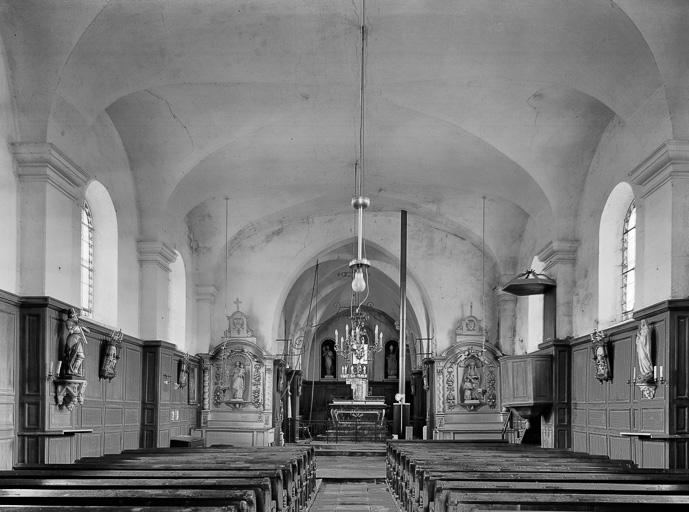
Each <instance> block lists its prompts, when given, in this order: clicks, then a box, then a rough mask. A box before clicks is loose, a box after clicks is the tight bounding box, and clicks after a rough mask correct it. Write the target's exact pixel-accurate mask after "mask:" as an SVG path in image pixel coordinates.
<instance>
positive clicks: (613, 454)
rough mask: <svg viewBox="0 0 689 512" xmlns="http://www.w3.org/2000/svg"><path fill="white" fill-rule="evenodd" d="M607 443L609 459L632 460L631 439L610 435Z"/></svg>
mask: <svg viewBox="0 0 689 512" xmlns="http://www.w3.org/2000/svg"><path fill="white" fill-rule="evenodd" d="M608 442H609V446H610V449H609V452H610V458H612V459H622V460H632V438H630V437H622V436H615V435H611V436H609V438H608Z"/></svg>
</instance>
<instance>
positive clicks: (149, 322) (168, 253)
mask: <svg viewBox="0 0 689 512" xmlns="http://www.w3.org/2000/svg"><path fill="white" fill-rule="evenodd" d="M137 249H138V253H139V267H140V271H141V280H140V282H141V292H140V293H141V306H140V307H141V315H140V330H141V337H142V338H143V339H149V340H151V339H159V340H166V339H168V331H169V318H168V315H169V309H170V307H169V301H170V264H171V263H172V262H173V261H175V257H176V254H175V253H174V251H173V250H172V249H171V248H170V247H168V246H167V245H166V244H164V243H162V242H159V241H155V240H140V241H139V242H138V244H137Z"/></svg>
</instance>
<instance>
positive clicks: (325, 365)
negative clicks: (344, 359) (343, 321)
mask: <svg viewBox="0 0 689 512" xmlns="http://www.w3.org/2000/svg"><path fill="white" fill-rule="evenodd" d="M336 372H337V353H336V352H335V341H333V340H325V341H324V342H323V343H321V379H335V378H336Z"/></svg>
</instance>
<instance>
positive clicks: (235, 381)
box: [231, 361, 246, 400]
mask: <svg viewBox="0 0 689 512" xmlns="http://www.w3.org/2000/svg"><path fill="white" fill-rule="evenodd" d="M245 375H246V370H245V369H244V365H243V364H242V363H241V361H237V362H235V363H234V368H232V385H231V389H232V400H244V387H245V382H244V379H245Z"/></svg>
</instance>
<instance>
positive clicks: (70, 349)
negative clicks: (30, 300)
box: [53, 308, 89, 411]
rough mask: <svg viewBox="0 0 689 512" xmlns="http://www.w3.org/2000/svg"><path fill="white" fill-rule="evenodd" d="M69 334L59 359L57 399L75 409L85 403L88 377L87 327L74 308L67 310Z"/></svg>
mask: <svg viewBox="0 0 689 512" xmlns="http://www.w3.org/2000/svg"><path fill="white" fill-rule="evenodd" d="M65 327H66V330H67V335H66V338H65V342H64V345H63V350H62V354H61V358H60V360H59V361H58V370H57V377H56V378H54V379H53V381H54V383H55V401H56V402H57V405H58V407H60V408H63V407H66V408H67V409H68V410H70V411H71V410H72V409H74V406H75V405H76V404H82V403H84V392H85V391H86V384H87V382H86V379H84V359H86V353H85V350H86V344H87V341H86V335H85V334H84V333H85V332H89V329H88V328H87V327H83V326H81V325H80V323H79V314H78V313H77V310H76V309H74V308H70V309H69V310H68V311H67V320H66V321H65Z"/></svg>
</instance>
